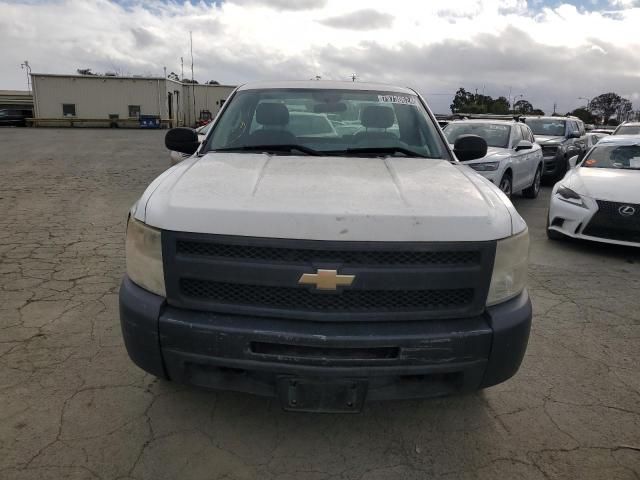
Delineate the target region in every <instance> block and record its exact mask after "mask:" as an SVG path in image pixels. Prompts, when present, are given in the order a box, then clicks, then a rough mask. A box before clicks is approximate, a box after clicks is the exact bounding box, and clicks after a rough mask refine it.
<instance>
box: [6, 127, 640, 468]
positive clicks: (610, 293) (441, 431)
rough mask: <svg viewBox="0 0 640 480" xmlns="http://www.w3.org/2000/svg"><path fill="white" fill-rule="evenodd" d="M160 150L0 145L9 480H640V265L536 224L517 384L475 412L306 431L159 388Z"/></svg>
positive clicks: (471, 406)
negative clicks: (138, 318)
mask: <svg viewBox="0 0 640 480" xmlns="http://www.w3.org/2000/svg"><path fill="white" fill-rule="evenodd" d="M163 136H164V132H162V131H134V130H97V129H96V130H90V129H87V130H82V129H74V130H64V129H0V147H1V148H0V169H1V170H0V172H1V173H0V479H12V480H13V479H17V480H23V479H39V480H49V479H51V480H53V479H70V480H80V479H105V480H106V479H121V480H131V479H154V480H160V479H181V480H189V479H222V478H225V479H250V478H261V479H317V480H320V479H387V478H394V479H426V478H428V479H467V478H468V479H484V478H486V479H497V478H505V479H549V478H567V479H578V478H579V479H638V478H639V477H640V373H639V366H640V362H639V361H638V359H639V358H640V252H637V251H634V250H632V249H625V248H620V247H607V246H601V245H588V244H583V243H576V242H551V241H549V240H547V238H546V235H545V231H544V226H545V213H546V208H547V204H548V196H549V188H545V189H544V190H543V191H542V193H541V196H540V198H538V199H537V200H527V199H523V198H519V197H517V198H515V199H514V203H515V204H516V207H517V208H518V210H519V211H520V212H521V214H522V215H523V216H524V218H525V219H526V221H527V223H528V224H529V228H530V232H531V238H532V246H531V263H532V264H531V268H530V280H529V285H530V292H531V297H532V301H533V305H534V321H533V330H532V335H531V338H530V342H529V349H528V351H527V355H526V357H525V360H524V363H523V365H522V368H521V370H520V372H519V373H518V374H517V375H516V376H515V377H514V378H513V379H511V380H510V381H508V382H506V383H504V384H502V385H499V386H497V387H494V388H491V389H488V390H486V391H483V392H479V393H476V394H472V395H465V396H459V397H452V398H443V399H435V400H425V401H402V402H386V403H379V404H369V405H367V407H366V408H365V411H364V412H363V413H362V414H359V415H321V414H316V415H314V414H299V413H298V414H295V413H285V412H283V411H281V409H280V406H279V405H278V403H277V402H276V401H272V400H268V399H263V398H257V397H251V396H247V395H241V394H235V393H214V392H207V391H202V390H196V389H194V388H187V387H184V386H180V385H175V384H171V383H168V382H164V381H159V380H157V379H155V378H153V377H151V376H149V375H147V374H145V373H143V372H142V371H141V370H139V369H138V368H137V367H135V366H134V365H133V364H132V363H131V361H130V360H129V358H128V357H127V354H126V352H125V349H124V345H123V342H122V337H121V334H120V325H119V319H118V300H117V294H118V286H119V282H120V279H121V277H122V275H123V273H124V242H123V240H124V228H125V218H126V214H127V211H128V209H129V207H130V206H131V204H132V203H133V202H134V201H135V200H136V198H137V197H138V196H139V195H140V194H141V193H142V192H143V190H144V188H145V187H146V185H147V184H148V183H149V182H150V181H151V180H152V179H153V178H154V177H155V176H157V175H158V174H159V173H161V172H162V171H163V170H165V168H166V167H167V166H168V164H169V157H168V152H167V151H166V150H165V149H164V146H163V145H164V144H163Z"/></svg>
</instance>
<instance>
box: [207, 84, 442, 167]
mask: <svg viewBox="0 0 640 480" xmlns="http://www.w3.org/2000/svg"><path fill="white" fill-rule="evenodd" d="M213 128H214V131H213V133H212V135H211V136H210V139H209V142H208V144H207V148H206V150H213V151H220V150H224V151H239V152H247V151H249V152H250V151H256V150H261V151H267V152H272V153H276V154H288V153H295V154H299V153H306V154H316V155H318V154H322V155H357V156H372V155H401V156H416V157H426V158H447V159H449V154H448V151H447V150H446V148H445V147H444V142H443V141H442V139H441V137H440V136H439V134H438V131H437V129H436V126H435V125H434V123H433V121H432V120H431V118H430V117H429V116H428V115H427V112H426V110H425V108H424V107H423V105H422V103H421V102H420V100H419V99H418V97H417V96H415V95H408V94H399V93H394V92H387V91H370V90H346V89H345V90H334V89H331V90H329V89H256V90H246V91H239V92H238V93H236V95H234V96H233V98H232V99H231V100H230V101H229V105H228V106H227V108H226V109H225V111H224V112H223V114H222V115H221V117H220V119H219V120H218V122H217V123H216V125H215V126H214V127H213Z"/></svg>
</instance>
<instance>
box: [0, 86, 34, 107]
mask: <svg viewBox="0 0 640 480" xmlns="http://www.w3.org/2000/svg"><path fill="white" fill-rule="evenodd" d="M0 108H9V109H11V108H16V109H23V108H24V109H32V108H33V96H32V95H31V92H30V91H28V90H0Z"/></svg>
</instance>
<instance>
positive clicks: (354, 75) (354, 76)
mask: <svg viewBox="0 0 640 480" xmlns="http://www.w3.org/2000/svg"><path fill="white" fill-rule="evenodd" d="M356 78H358V76H357V75H356V74H355V73H352V74H351V81H352V82H355V81H356Z"/></svg>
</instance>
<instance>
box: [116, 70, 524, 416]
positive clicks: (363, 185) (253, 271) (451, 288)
mask: <svg viewBox="0 0 640 480" xmlns="http://www.w3.org/2000/svg"><path fill="white" fill-rule="evenodd" d="M300 111H307V112H310V113H313V114H321V115H322V116H323V117H322V118H323V119H324V118H326V119H328V120H329V121H330V122H332V123H333V124H334V127H335V126H342V127H344V125H346V124H347V123H346V122H349V124H353V123H357V124H358V125H356V127H357V128H353V129H349V130H345V129H342V132H346V133H342V134H341V133H340V132H339V130H340V129H338V128H332V129H327V128H326V125H324V121H323V122H309V127H308V128H306V129H305V130H304V131H303V132H298V135H296V134H295V133H294V132H293V131H292V129H291V128H290V126H291V117H292V115H291V112H300ZM316 124H317V125H318V128H319V129H320V130H321V131H318V132H315V131H314V130H313V128H312V125H316ZM166 144H167V146H168V147H169V148H170V149H172V150H175V151H179V152H182V153H186V154H194V153H195V155H193V156H191V157H189V158H187V159H186V160H184V161H182V162H181V163H179V164H178V165H176V166H174V167H173V168H171V169H169V170H167V171H166V172H165V173H164V174H162V175H161V176H160V177H158V178H157V179H156V180H154V181H153V182H152V184H151V185H150V186H149V187H148V188H147V190H146V191H145V193H144V194H143V195H142V197H140V199H139V200H138V201H137V202H136V204H135V205H134V206H133V208H132V209H131V213H130V216H129V221H128V226H127V240H126V258H127V274H126V276H125V279H124V281H123V283H122V286H121V289H120V319H121V324H122V330H123V335H124V340H125V345H126V347H127V350H128V352H129V355H130V356H131V358H132V359H133V361H134V362H135V363H136V364H137V365H139V366H140V367H141V368H143V369H144V370H146V371H148V372H151V373H152V374H154V375H156V376H159V377H162V378H167V379H171V380H174V381H178V382H184V383H188V384H192V385H198V386H201V387H206V388H213V389H227V390H237V391H244V392H250V393H255V394H259V395H266V396H276V397H278V398H279V399H280V401H281V404H282V406H283V407H284V408H285V409H288V410H302V411H324V412H354V411H358V410H359V409H360V408H361V407H362V405H363V402H364V400H365V399H368V400H380V399H391V398H415V397H428V396H434V395H443V394H450V393H456V392H463V391H469V390H474V389H477V388H483V387H487V386H490V385H495V384H497V383H500V382H503V381H504V380H506V379H507V378H509V377H511V376H512V375H513V374H515V372H516V371H517V370H518V368H519V366H520V362H521V360H522V358H523V355H524V352H525V349H526V346H527V340H528V336H529V329H530V325H531V302H530V300H529V296H528V293H527V290H526V288H525V283H526V278H527V262H528V247H529V237H528V231H527V226H526V224H525V222H524V221H523V219H522V218H521V217H520V215H518V213H517V212H516V210H515V209H514V207H513V205H512V204H511V202H510V201H509V200H508V199H507V198H506V197H505V196H504V195H503V194H502V193H501V192H500V190H499V189H498V188H497V187H496V186H494V185H492V184H491V183H490V182H488V181H487V180H485V179H484V178H482V177H480V176H479V175H477V174H475V173H474V172H472V171H471V170H470V169H468V168H467V167H465V166H464V165H462V164H461V163H460V162H459V161H458V159H457V158H456V156H457V157H458V158H460V159H464V160H471V159H473V158H481V157H483V156H484V155H485V154H486V150H487V145H486V142H485V141H484V140H482V139H481V138H480V137H477V136H473V135H468V136H464V137H461V138H460V139H458V140H457V141H456V142H455V146H454V150H453V151H452V150H451V149H450V148H449V146H448V144H447V142H446V139H445V137H444V135H443V134H442V131H441V130H440V128H438V126H437V123H436V121H435V118H434V116H433V114H432V113H431V112H430V111H429V109H428V108H427V106H426V104H425V102H424V100H423V99H422V98H421V97H420V96H419V95H418V94H417V93H416V92H414V91H413V90H410V89H407V88H399V87H391V86H387V85H379V84H366V83H353V82H350V83H342V82H315V81H314V82H287V83H284V82H278V83H260V84H251V85H244V86H241V87H239V88H238V89H237V90H235V91H234V92H233V94H232V95H231V96H230V98H229V100H228V101H227V102H226V103H225V105H224V109H223V111H222V112H221V113H220V114H219V115H218V117H217V118H216V120H215V121H214V125H213V126H212V128H211V130H210V132H209V134H208V136H207V138H206V140H205V141H204V142H203V143H202V144H200V142H199V141H198V138H197V135H196V133H195V132H194V131H193V130H191V129H173V130H170V131H169V132H168V133H167V136H166ZM454 152H455V155H454Z"/></svg>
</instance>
